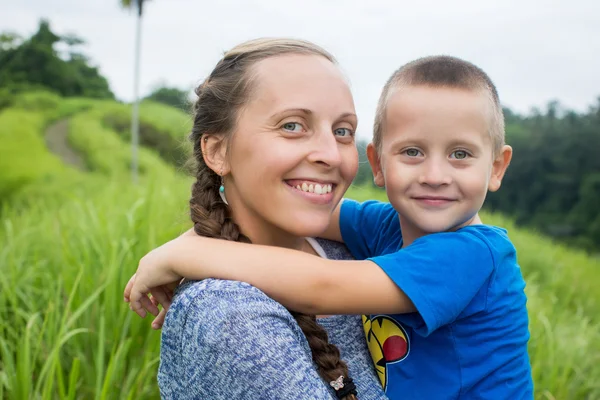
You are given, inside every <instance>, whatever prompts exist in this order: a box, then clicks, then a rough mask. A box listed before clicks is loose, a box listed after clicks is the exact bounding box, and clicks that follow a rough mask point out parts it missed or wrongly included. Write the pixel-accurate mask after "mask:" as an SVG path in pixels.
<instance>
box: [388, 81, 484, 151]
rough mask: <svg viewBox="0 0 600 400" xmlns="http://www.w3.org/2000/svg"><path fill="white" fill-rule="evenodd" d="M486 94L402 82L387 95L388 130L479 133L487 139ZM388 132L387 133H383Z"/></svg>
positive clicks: (390, 131)
mask: <svg viewBox="0 0 600 400" xmlns="http://www.w3.org/2000/svg"><path fill="white" fill-rule="evenodd" d="M490 111H491V110H490V103H489V98H488V97H487V96H486V94H485V93H484V92H482V91H473V90H465V89H457V88H448V87H431V86H403V87H399V88H398V89H396V90H394V91H393V92H392V93H390V96H389V97H388V102H387V107H386V115H385V129H384V137H383V139H384V141H385V137H386V136H387V134H392V133H394V132H395V133H398V132H407V131H408V132H413V133H415V134H417V133H421V134H424V133H427V132H430V133H431V132H433V133H442V132H445V133H451V132H464V133H466V132H472V133H481V134H483V135H485V136H486V138H488V139H489V134H488V132H489V127H490V115H491V114H490ZM386 133H387V134H386Z"/></svg>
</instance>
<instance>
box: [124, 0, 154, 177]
mask: <svg viewBox="0 0 600 400" xmlns="http://www.w3.org/2000/svg"><path fill="white" fill-rule="evenodd" d="M120 1H121V6H122V7H125V8H129V9H135V10H137V20H136V34H135V66H134V73H133V82H134V83H133V111H132V116H131V174H132V178H133V183H137V179H138V161H137V152H138V146H139V135H140V132H139V131H140V125H139V107H140V99H139V85H140V51H141V40H142V15H143V14H144V1H148V0H120Z"/></svg>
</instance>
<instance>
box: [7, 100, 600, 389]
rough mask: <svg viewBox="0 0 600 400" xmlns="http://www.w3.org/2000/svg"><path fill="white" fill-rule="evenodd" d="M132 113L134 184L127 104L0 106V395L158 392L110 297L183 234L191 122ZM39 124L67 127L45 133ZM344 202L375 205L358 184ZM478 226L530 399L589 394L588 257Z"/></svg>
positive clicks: (597, 338)
mask: <svg viewBox="0 0 600 400" xmlns="http://www.w3.org/2000/svg"><path fill="white" fill-rule="evenodd" d="M141 111H142V117H141V118H142V124H141V125H142V128H143V129H142V136H143V138H142V143H143V144H145V146H144V148H143V150H142V151H141V152H140V165H141V180H140V183H139V184H138V185H135V186H134V185H132V184H131V179H130V176H129V171H128V168H129V163H130V158H129V154H130V151H129V145H128V133H127V129H126V128H125V127H126V126H128V118H129V117H128V116H129V115H130V113H129V108H128V106H126V105H122V104H118V103H106V102H95V101H91V100H87V99H61V98H57V97H56V96H52V95H50V94H46V93H34V94H28V95H27V96H23V97H22V98H20V99H19V101H17V102H15V103H14V104H13V105H12V106H11V107H10V108H6V109H3V110H0V399H156V398H159V393H158V387H157V382H156V371H157V368H158V360H159V358H158V357H159V346H160V332H157V331H153V330H152V329H150V319H149V318H147V319H141V318H139V317H137V315H135V314H133V313H132V312H131V311H130V310H129V308H128V306H127V305H126V304H125V303H124V302H123V298H122V291H123V288H124V285H125V284H126V282H127V280H128V279H129V277H130V276H131V274H132V273H133V272H134V271H135V268H136V267H137V262H138V260H139V259H140V258H141V256H143V255H144V254H145V253H146V252H148V251H149V250H150V249H152V248H154V247H156V246H158V245H160V244H162V243H164V242H165V241H167V240H170V239H172V238H173V237H175V236H176V235H178V234H179V233H181V232H183V231H184V230H185V229H187V228H188V227H189V226H190V224H189V221H188V215H187V211H188V210H187V201H188V196H189V192H190V185H191V182H192V181H191V180H190V178H188V177H187V176H186V175H185V174H184V173H183V171H182V169H183V167H182V165H183V164H182V162H181V157H179V156H176V155H177V154H189V153H186V152H187V151H189V149H188V148H187V147H186V145H185V144H184V140H185V135H186V132H188V130H189V126H190V119H189V117H188V116H186V115H185V114H183V113H180V112H178V111H177V110H174V109H171V108H169V107H166V106H162V105H158V104H151V103H150V104H146V105H144V107H142V109H141ZM163 116H164V117H163ZM58 122H62V123H63V125H55V124H57V123H58ZM52 126H65V127H66V129H65V130H64V131H62V132H58V134H56V135H55V137H52V138H49V137H48V133H49V132H50V131H49V128H50V127H52ZM53 132H54V131H53ZM52 134H53V135H54V133H52ZM49 140H55V141H61V140H62V141H63V142H64V143H62V142H61V143H62V144H63V145H65V144H66V145H67V146H69V147H70V148H71V149H72V150H73V151H75V152H76V153H77V154H79V155H80V157H81V158H82V159H83V160H84V165H83V166H81V165H79V166H75V165H71V164H69V163H68V162H66V161H65V160H64V155H63V154H60V153H56V152H53V151H51V150H50V147H49V146H50V145H49V143H50V142H49ZM348 197H352V198H356V199H359V200H365V199H371V198H377V199H380V200H385V197H384V194H383V193H382V192H380V191H376V190H374V189H367V188H359V187H354V188H352V189H351V190H350V191H349V193H348ZM482 218H483V219H484V221H485V222H486V223H490V224H495V225H500V226H503V227H505V228H507V229H508V231H509V235H510V237H511V239H512V240H513V242H514V243H515V245H516V247H517V250H518V257H519V263H520V265H521V268H522V270H523V274H524V276H525V279H526V281H527V288H526V291H527V295H528V299H529V300H528V308H529V317H530V331H531V339H530V344H529V354H530V357H531V363H532V368H533V377H534V382H535V398H536V399H600V318H599V317H598V316H599V315H600V301H599V300H600V290H599V289H598V287H599V286H600V261H599V260H598V258H594V257H590V256H588V255H586V254H585V253H583V252H580V251H578V250H574V249H570V248H567V247H565V246H563V245H561V244H560V243H557V242H553V241H551V240H549V239H547V238H544V237H543V236H541V235H539V234H537V233H535V232H532V231H527V230H524V229H520V228H516V227H515V226H514V225H513V223H512V222H511V220H510V219H508V218H505V217H503V216H501V215H490V214H484V215H483V216H482ZM473 346H477V343H473Z"/></svg>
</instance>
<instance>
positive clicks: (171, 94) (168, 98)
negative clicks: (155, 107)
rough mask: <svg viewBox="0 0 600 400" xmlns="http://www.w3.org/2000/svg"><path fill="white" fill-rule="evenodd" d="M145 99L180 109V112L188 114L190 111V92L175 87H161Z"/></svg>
mask: <svg viewBox="0 0 600 400" xmlns="http://www.w3.org/2000/svg"><path fill="white" fill-rule="evenodd" d="M144 99H145V100H152V101H156V102H159V103H163V104H167V105H169V106H171V107H175V108H179V109H180V110H183V111H186V112H187V111H189V109H190V102H189V99H188V91H186V90H181V89H178V88H175V87H167V86H159V87H157V88H156V89H154V90H153V91H152V93H150V95H148V96H146V97H145V98H144Z"/></svg>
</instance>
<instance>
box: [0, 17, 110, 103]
mask: <svg viewBox="0 0 600 400" xmlns="http://www.w3.org/2000/svg"><path fill="white" fill-rule="evenodd" d="M59 42H63V43H65V44H66V45H67V46H69V48H70V50H71V51H69V53H68V54H67V55H66V56H65V57H64V59H63V58H61V57H60V56H59V54H58V53H57V51H56V50H55V45H56V44H57V43H59ZM81 44H83V40H81V39H79V38H77V37H75V36H73V35H69V36H67V37H65V38H64V39H62V38H60V37H59V36H57V35H56V34H55V33H53V32H52V31H51V29H50V24H49V23H48V22H47V21H44V20H42V21H41V22H40V24H39V28H38V31H37V32H36V33H35V34H33V35H32V36H31V37H30V38H29V39H27V40H25V41H20V40H18V38H17V37H16V36H15V35H14V34H10V33H4V34H2V36H0V83H1V84H0V86H2V87H3V89H4V93H1V94H0V107H2V103H5V102H6V100H5V98H6V97H7V93H9V94H10V93H12V94H14V93H18V92H22V91H26V90H32V89H40V88H46V89H49V90H52V91H55V92H56V93H59V94H61V95H62V96H85V97H91V98H113V97H114V95H113V94H112V92H111V91H110V89H109V87H108V82H107V80H106V78H104V77H103V76H101V75H100V73H99V72H98V69H97V68H96V67H93V66H91V65H90V64H89V61H88V59H87V58H86V57H85V56H84V55H82V54H81V53H78V52H76V51H75V50H74V48H75V47H76V46H78V45H81ZM5 106H6V104H5Z"/></svg>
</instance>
